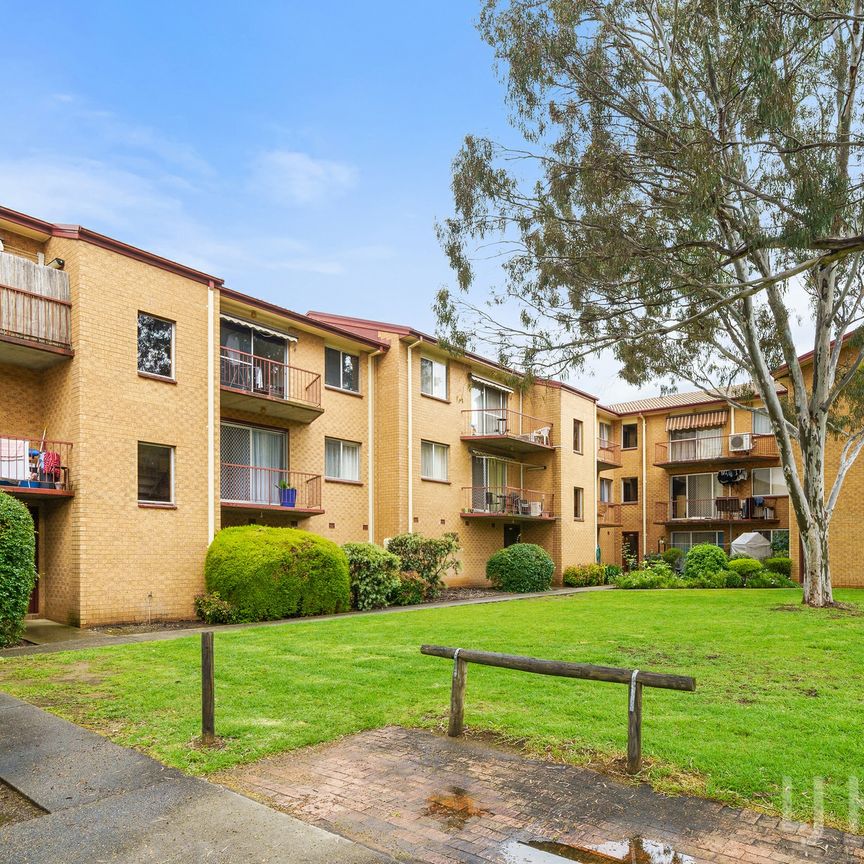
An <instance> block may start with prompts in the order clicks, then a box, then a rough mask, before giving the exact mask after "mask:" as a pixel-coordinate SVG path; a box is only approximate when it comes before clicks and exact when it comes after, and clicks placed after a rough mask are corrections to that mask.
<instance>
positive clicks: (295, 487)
mask: <svg viewBox="0 0 864 864" xmlns="http://www.w3.org/2000/svg"><path fill="white" fill-rule="evenodd" d="M321 483H322V480H321V475H320V474H307V473H305V472H303V471H288V470H283V469H281V468H262V467H259V466H256V465H237V464H234V463H232V462H222V463H221V472H220V498H221V503H222V507H223V508H227V509H245V510H250V509H251V510H272V511H278V512H280V513H284V514H285V516H287V517H289V518H293V519H304V518H307V517H309V516H315V515H318V514H320V513H323V512H324V510H323V508H322V506H321Z"/></svg>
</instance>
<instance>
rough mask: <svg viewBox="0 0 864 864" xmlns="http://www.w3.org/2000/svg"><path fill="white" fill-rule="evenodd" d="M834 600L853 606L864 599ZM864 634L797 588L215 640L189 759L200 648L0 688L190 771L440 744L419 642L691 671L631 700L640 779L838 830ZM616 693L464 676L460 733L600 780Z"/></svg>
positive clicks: (128, 657)
mask: <svg viewBox="0 0 864 864" xmlns="http://www.w3.org/2000/svg"><path fill="white" fill-rule="evenodd" d="M837 599H839V600H841V601H846V602H847V603H848V602H852V603H861V604H862V605H864V592H856V591H838V592H837ZM862 636H864V617H862V616H861V614H860V613H857V611H856V610H852V611H845V612H844V611H840V610H830V611H815V610H811V609H806V608H802V607H801V606H800V594H799V593H798V592H797V591H792V590H789V591H786V590H769V591H740V590H739V591H693V590H691V591H650V592H639V591H626V592H625V591H613V592H598V593H586V594H580V595H574V596H570V597H561V598H549V599H541V600H524V601H520V602H514V603H495V604H488V605H475V606H461V607H451V608H443V609H423V610H416V611H405V612H400V613H394V614H390V615H380V616H368V617H357V618H342V619H336V620H329V621H300V622H296V623H293V624H290V625H285V626H275V627H260V628H253V629H249V630H238V631H230V632H222V633H218V634H217V636H216V664H217V665H216V688H217V706H216V717H217V732H218V733H219V735H221V736H222V738H223V739H224V746H223V747H221V748H220V749H214V750H202V749H200V748H198V747H197V746H195V745H196V740H195V739H196V735H197V734H198V731H199V726H198V724H199V717H200V715H199V710H200V705H199V701H198V700H199V698H200V696H199V693H200V690H199V686H200V684H199V665H198V664H199V640H198V639H196V638H191V639H189V638H184V639H177V640H173V641H165V642H151V643H141V644H135V645H124V646H112V647H107V648H101V649H92V650H87V651H75V652H68V653H63V654H50V655H41V656H31V657H16V658H6V659H3V660H0V689H3V690H6V691H8V692H10V693H12V694H14V695H17V696H20V697H21V698H23V699H27V700H29V701H31V702H34V703H36V704H38V705H41V706H43V707H45V708H47V709H48V710H51V711H53V712H55V713H57V714H60V715H61V716H65V717H68V718H70V719H73V720H75V721H77V722H79V723H82V724H83V725H85V726H88V727H91V728H93V729H96V730H97V731H100V732H102V733H103V734H106V735H108V736H109V737H110V738H112V739H113V740H115V741H117V742H118V743H120V744H124V745H128V746H133V747H137V748H139V749H142V750H145V751H146V752H148V753H150V754H151V755H153V756H155V757H156V758H157V759H160V760H161V761H163V762H165V763H167V764H169V765H174V766H177V767H179V768H182V769H184V770H186V771H190V772H192V773H197V774H207V773H210V772H214V771H218V770H222V769H227V768H230V767H232V766H234V765H238V764H241V763H245V762H249V761H252V760H255V759H258V758H260V757H262V756H265V755H268V754H272V753H277V752H280V751H285V750H290V749H292V748H296V747H302V746H304V745H308V744H315V743H318V742H322V741H328V740H331V739H334V738H337V737H339V736H342V735H347V734H350V733H352V732H356V731H358V730H361V729H368V728H374V727H379V726H384V725H387V724H403V725H407V726H415V727H423V728H439V727H440V726H441V724H442V723H443V722H444V720H445V718H446V712H447V707H448V702H449V684H450V669H451V665H450V663H449V662H448V661H445V660H440V659H437V658H431V657H424V656H421V655H420V653H419V651H418V648H419V646H420V644H421V643H424V642H431V643H437V644H443V645H456V646H460V645H461V646H464V647H473V648H481V649H487V650H493V651H495V650H498V651H507V652H510V653H518V654H531V655H534V656H541V657H549V658H557V659H570V660H578V661H586V662H595V663H602V664H608V665H616V666H628V667H639V668H641V669H653V670H656V671H663V672H678V673H683V674H690V675H693V676H694V677H695V678H696V681H697V691H696V693H692V694H691V693H676V692H668V691H660V690H645V691H644V728H643V753H644V755H645V757H646V763H647V767H646V768H645V772H644V773H645V779H647V780H649V781H650V782H651V783H652V784H653V785H654V786H655V788H660V789H663V790H665V791H669V792H691V793H695V794H701V795H704V796H707V797H711V798H715V799H719V800H722V801H726V802H729V803H733V804H741V805H748V806H756V807H757V808H760V809H764V810H767V811H769V812H780V810H781V807H782V800H783V784H784V778H785V782H787V783H788V784H790V786H791V799H792V811H793V814H794V816H795V818H799V819H803V820H812V818H813V797H814V791H813V790H814V779H815V778H822V780H823V782H824V802H825V820H826V822H827V823H829V824H834V825H838V826H840V827H849V825H850V817H849V804H848V796H847V790H848V787H849V781H850V777H857V778H860V779H861V781H862V788H864V747H862V745H861V726H862V719H864V680H862V676H861V672H862V668H864V639H862ZM626 701H627V688H626V687H622V686H617V685H610V684H600V683H595V682H587V681H572V680H563V679H556V678H549V677H545V676H534V675H526V674H524V673H518V672H510V671H507V670H500V669H490V668H485V667H478V666H472V667H469V674H468V690H467V702H466V722H467V724H468V726H469V728H470V729H472V730H475V731H479V730H483V731H484V732H492V733H495V734H498V735H500V736H503V737H505V738H507V739H509V740H511V741H514V742H518V743H519V744H520V745H521V746H522V747H523V748H524V749H525V750H526V751H527V752H530V753H534V754H542V755H545V756H547V757H549V758H554V759H562V760H566V761H568V762H572V763H577V764H592V765H595V766H600V767H602V768H604V769H606V770H613V771H614V770H615V767H616V765H618V764H619V763H620V760H621V757H622V756H623V753H624V751H625V748H626V730H627V714H626V710H627V709H626Z"/></svg>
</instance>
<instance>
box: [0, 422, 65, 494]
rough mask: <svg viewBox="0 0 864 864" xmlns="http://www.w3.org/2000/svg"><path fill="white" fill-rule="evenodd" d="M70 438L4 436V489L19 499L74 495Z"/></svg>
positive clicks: (0, 458) (0, 455)
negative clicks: (71, 477)
mask: <svg viewBox="0 0 864 864" xmlns="http://www.w3.org/2000/svg"><path fill="white" fill-rule="evenodd" d="M71 451H72V445H71V444H70V443H69V442H68V441H48V440H46V439H44V438H40V437H36V436H33V437H31V438H26V437H24V438H18V437H12V436H8V435H0V492H7V493H8V494H10V495H14V496H15V497H16V498H25V499H38V498H42V499H50V498H71V497H72V496H73V495H74V492H73V491H72V481H71V479H70V477H69V456H70V455H71Z"/></svg>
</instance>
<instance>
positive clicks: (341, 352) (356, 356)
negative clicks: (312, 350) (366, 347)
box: [324, 345, 360, 440]
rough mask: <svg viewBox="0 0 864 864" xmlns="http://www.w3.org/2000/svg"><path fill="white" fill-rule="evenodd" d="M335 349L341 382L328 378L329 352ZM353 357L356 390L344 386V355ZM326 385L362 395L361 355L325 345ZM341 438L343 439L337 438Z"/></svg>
mask: <svg viewBox="0 0 864 864" xmlns="http://www.w3.org/2000/svg"><path fill="white" fill-rule="evenodd" d="M328 351H335V352H336V353H337V354H338V355H339V383H338V384H331V383H330V382H329V381H328V380H327V352H328ZM346 356H347V357H353V358H354V359H355V360H356V361H357V389H356V390H354V389H352V388H351V387H345V386H344V380H345V374H344V373H345V362H344V359H343V358H344V357H346ZM324 386H325V387H326V388H327V389H328V390H339V391H340V392H342V393H351V394H353V395H355V396H359V395H360V355H359V354H352V353H351V352H350V351H346V350H345V349H343V348H337V347H336V346H335V345H325V346H324ZM335 440H341V439H335Z"/></svg>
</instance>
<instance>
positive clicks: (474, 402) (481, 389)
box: [471, 384, 508, 435]
mask: <svg viewBox="0 0 864 864" xmlns="http://www.w3.org/2000/svg"><path fill="white" fill-rule="evenodd" d="M471 408H472V409H473V410H472V411H471V426H472V433H473V434H474V435H504V434H506V433H507V431H508V429H507V394H506V393H505V392H504V391H503V390H496V389H495V388H494V387H487V386H485V385H484V384H474V385H472V387H471Z"/></svg>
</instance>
